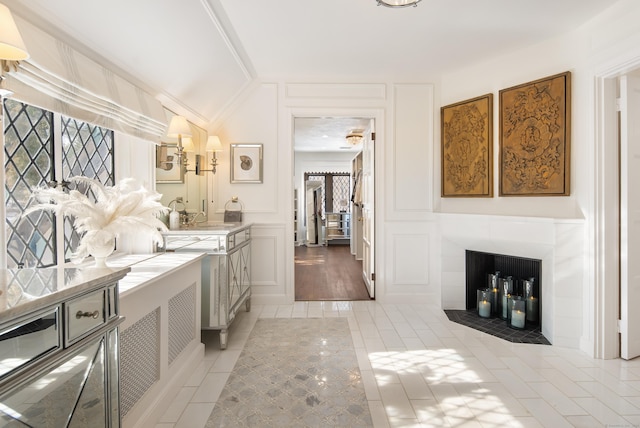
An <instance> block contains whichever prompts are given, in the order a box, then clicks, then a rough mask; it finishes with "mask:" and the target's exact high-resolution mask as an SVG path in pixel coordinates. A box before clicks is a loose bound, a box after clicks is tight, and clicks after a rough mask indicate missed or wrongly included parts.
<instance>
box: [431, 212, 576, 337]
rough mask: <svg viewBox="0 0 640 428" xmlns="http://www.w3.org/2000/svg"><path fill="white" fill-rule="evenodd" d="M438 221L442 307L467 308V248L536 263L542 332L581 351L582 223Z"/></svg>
mask: <svg viewBox="0 0 640 428" xmlns="http://www.w3.org/2000/svg"><path fill="white" fill-rule="evenodd" d="M439 223H440V233H441V235H440V237H441V245H440V250H441V284H442V308H443V309H466V307H465V305H466V302H465V296H466V294H465V251H466V250H473V251H480V252H486V253H495V254H503V255H509V256H517V257H526V258H531V259H538V260H541V262H542V267H541V279H540V286H541V302H540V308H541V324H542V334H543V335H544V336H545V337H546V338H547V340H549V342H551V344H553V345H557V346H563V347H569V348H575V349H579V348H580V341H581V338H582V335H583V328H584V326H585V323H586V322H587V319H586V318H587V317H588V314H587V311H585V304H586V303H587V300H588V298H587V296H588V293H587V292H586V289H587V281H585V273H584V266H585V263H584V248H585V245H584V228H585V225H584V221H583V220H580V219H550V218H531V217H526V218H525V217H511V216H495V215H466V214H442V215H441V216H440V219H439Z"/></svg>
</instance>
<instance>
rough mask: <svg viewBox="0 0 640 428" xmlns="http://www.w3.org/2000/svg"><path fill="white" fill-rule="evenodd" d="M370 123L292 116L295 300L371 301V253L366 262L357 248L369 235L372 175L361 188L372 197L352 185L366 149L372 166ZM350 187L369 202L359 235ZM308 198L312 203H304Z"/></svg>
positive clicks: (359, 224)
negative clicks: (367, 216)
mask: <svg viewBox="0 0 640 428" xmlns="http://www.w3.org/2000/svg"><path fill="white" fill-rule="evenodd" d="M374 123H375V122H374V119H371V118H358V117H338V116H336V117H295V118H293V147H294V167H295V173H294V177H295V184H294V229H295V233H294V240H295V243H294V245H295V249H294V294H295V300H363V299H369V298H372V297H373V281H369V284H368V283H367V281H366V279H367V278H368V275H369V274H368V273H367V269H368V270H370V271H372V270H373V266H374V265H375V264H374V263H373V252H372V251H367V256H369V257H370V258H369V259H367V260H364V257H365V255H364V254H363V251H362V248H363V246H367V244H368V241H366V240H365V237H367V238H369V237H371V236H372V235H373V189H374V186H373V177H374V173H373V167H371V168H369V170H368V171H367V172H368V174H369V175H368V177H369V178H370V184H369V185H368V187H366V189H367V190H370V191H371V192H372V193H371V195H368V194H367V195H364V194H363V192H362V190H363V189H364V187H361V185H362V184H363V182H364V180H363V181H361V182H360V183H358V182H356V177H357V173H358V171H357V169H356V166H360V167H361V166H362V160H361V159H362V156H363V152H366V151H369V154H368V156H370V158H368V160H370V162H371V165H373V163H374V162H373V137H372V133H373V130H374ZM354 135H355V138H354ZM347 136H349V137H350V138H347ZM357 158H359V159H360V161H359V162H356V159H357ZM358 179H360V180H362V177H361V176H358ZM319 183H321V184H320V186H319ZM357 186H358V187H357ZM318 188H319V189H318ZM309 189H313V191H310V190H309ZM356 189H357V190H358V193H357V195H358V197H359V198H362V196H363V195H364V197H365V200H366V201H370V202H371V204H370V205H368V206H367V208H368V209H369V211H370V213H369V217H370V218H371V222H370V223H369V224H368V226H369V227H370V228H371V231H370V232H369V233H368V234H365V233H363V229H364V227H363V223H365V216H364V215H363V213H362V211H363V210H362V208H363V206H362V205H361V204H359V203H358V202H360V201H359V200H358V201H356V200H355V199H354V196H355V195H356ZM310 194H311V195H312V196H313V201H309V200H308V199H309V195H310ZM318 199H320V201H321V202H320V204H318ZM311 209H313V211H310V210H311ZM309 237H311V238H312V239H309ZM371 241H372V240H371ZM365 242H367V244H364V243H365ZM371 249H373V248H371ZM369 287H370V289H371V292H369V291H368V290H369Z"/></svg>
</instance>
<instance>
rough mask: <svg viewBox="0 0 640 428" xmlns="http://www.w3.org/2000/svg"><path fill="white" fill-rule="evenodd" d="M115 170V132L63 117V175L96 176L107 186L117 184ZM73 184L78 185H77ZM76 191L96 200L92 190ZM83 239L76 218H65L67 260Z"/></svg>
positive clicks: (65, 251) (71, 185) (65, 252)
mask: <svg viewBox="0 0 640 428" xmlns="http://www.w3.org/2000/svg"><path fill="white" fill-rule="evenodd" d="M113 169H114V168H113V131H110V130H108V129H105V128H101V127H99V126H95V125H91V124H88V123H86V122H81V121H78V120H75V119H72V118H68V117H62V176H63V177H65V178H69V177H73V176H76V175H82V176H85V177H91V178H95V179H97V180H98V181H99V182H100V183H102V184H104V185H105V186H113V185H114V184H115V180H114V176H113ZM69 186H70V187H72V188H74V187H73V186H75V184H73V183H71V184H69ZM76 190H78V191H80V192H82V193H84V194H86V195H88V196H89V197H90V198H93V199H95V196H94V195H93V192H92V191H91V189H80V188H76ZM79 242H80V235H79V234H78V232H76V230H75V228H74V227H73V219H72V218H69V217H65V219H64V254H65V259H69V258H70V257H71V253H73V251H74V250H75V248H77V246H78V244H79Z"/></svg>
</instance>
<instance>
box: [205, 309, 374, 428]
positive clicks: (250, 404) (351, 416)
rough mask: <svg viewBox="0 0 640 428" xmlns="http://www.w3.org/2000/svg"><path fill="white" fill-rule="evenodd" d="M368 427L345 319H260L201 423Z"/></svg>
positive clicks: (369, 415) (228, 425) (208, 425)
mask: <svg viewBox="0 0 640 428" xmlns="http://www.w3.org/2000/svg"><path fill="white" fill-rule="evenodd" d="M325 426H341V427H370V426H372V421H371V414H370V413H369V406H368V404H367V399H366V396H365V392H364V386H363V385H362V379H361V376H360V369H359V368H358V361H357V358H356V353H355V349H354V347H353V341H352V340H351V332H350V331H349V324H348V321H347V320H346V319H345V318H307V319H296V320H295V321H294V320H290V319H259V320H258V321H257V322H256V325H255V326H254V328H253V330H252V331H251V334H250V336H249V339H248V340H247V344H246V345H245V347H244V349H243V351H242V353H241V354H240V357H239V358H238V362H237V363H236V365H235V367H234V369H233V371H232V372H231V375H230V377H229V380H228V381H227V384H226V385H225V387H224V389H223V391H222V394H221V395H220V398H219V400H218V401H217V403H216V405H215V407H214V409H213V412H212V413H211V416H209V420H208V421H207V424H206V427H207V428H213V427H325Z"/></svg>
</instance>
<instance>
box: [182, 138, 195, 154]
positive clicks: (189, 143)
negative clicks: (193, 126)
mask: <svg viewBox="0 0 640 428" xmlns="http://www.w3.org/2000/svg"><path fill="white" fill-rule="evenodd" d="M182 150H184V151H185V152H189V153H192V152H195V151H196V147H195V146H194V145H193V140H192V139H191V137H183V138H182Z"/></svg>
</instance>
